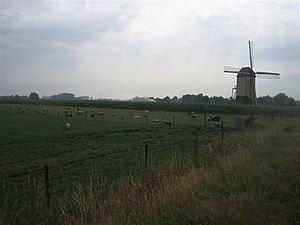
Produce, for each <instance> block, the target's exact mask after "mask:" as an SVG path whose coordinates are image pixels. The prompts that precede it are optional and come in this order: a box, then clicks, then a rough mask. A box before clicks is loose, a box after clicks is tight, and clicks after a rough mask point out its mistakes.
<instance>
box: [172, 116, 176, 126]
mask: <svg viewBox="0 0 300 225" xmlns="http://www.w3.org/2000/svg"><path fill="white" fill-rule="evenodd" d="M172 119H173V126H174V125H175V117H174V115H173V118H172Z"/></svg>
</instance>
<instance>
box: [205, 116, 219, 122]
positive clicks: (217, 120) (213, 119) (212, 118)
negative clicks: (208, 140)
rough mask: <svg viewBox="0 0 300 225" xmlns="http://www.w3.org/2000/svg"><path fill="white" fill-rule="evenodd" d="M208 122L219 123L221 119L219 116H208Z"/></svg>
mask: <svg viewBox="0 0 300 225" xmlns="http://www.w3.org/2000/svg"><path fill="white" fill-rule="evenodd" d="M207 121H208V122H221V117H220V116H210V117H209V118H208V119H207Z"/></svg>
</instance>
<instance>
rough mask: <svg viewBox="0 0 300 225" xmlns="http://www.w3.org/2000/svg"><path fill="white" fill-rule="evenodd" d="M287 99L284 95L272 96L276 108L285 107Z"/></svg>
mask: <svg viewBox="0 0 300 225" xmlns="http://www.w3.org/2000/svg"><path fill="white" fill-rule="evenodd" d="M288 99H289V97H288V96H287V95H286V94H284V93H279V94H277V95H275V96H274V104H275V105H276V106H286V105H287V101H288Z"/></svg>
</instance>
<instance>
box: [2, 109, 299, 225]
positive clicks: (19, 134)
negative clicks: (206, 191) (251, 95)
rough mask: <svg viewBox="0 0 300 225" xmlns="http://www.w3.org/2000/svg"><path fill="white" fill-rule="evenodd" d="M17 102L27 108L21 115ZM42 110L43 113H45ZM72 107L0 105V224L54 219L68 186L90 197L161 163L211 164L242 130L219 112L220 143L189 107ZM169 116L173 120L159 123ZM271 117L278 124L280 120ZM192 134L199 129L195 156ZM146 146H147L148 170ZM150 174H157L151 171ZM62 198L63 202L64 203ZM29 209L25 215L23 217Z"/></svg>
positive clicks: (70, 192)
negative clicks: (236, 129) (171, 109)
mask: <svg viewBox="0 0 300 225" xmlns="http://www.w3.org/2000/svg"><path fill="white" fill-rule="evenodd" d="M19 107H22V109H24V108H28V109H29V110H28V111H26V112H23V113H21V112H18V108H19ZM43 108H44V109H45V111H46V112H47V114H45V115H43V114H42V111H43V110H42V109H43ZM75 108H76V107H71V110H72V111H73V112H74V116H73V117H66V116H65V115H64V111H65V109H66V107H64V106H42V105H22V106H21V105H15V108H13V109H12V106H11V105H8V104H0V124H1V126H0V154H1V159H0V169H1V170H0V181H1V184H0V191H1V199H0V200H1V214H0V216H2V217H3V218H4V219H3V220H2V221H1V222H0V224H1V223H4V224H5V223H11V224H20V223H22V224H34V222H36V221H37V219H36V218H34V217H35V216H36V215H37V214H38V215H39V216H41V217H45V218H46V219H45V220H44V221H43V222H41V224H42V223H43V224H58V223H61V217H60V216H55V215H58V214H60V213H61V210H62V209H61V208H60V209H59V207H63V208H64V207H67V209H71V208H73V207H75V208H76V206H75V205H76V204H75V205H72V204H71V203H70V204H71V205H69V204H68V203H67V202H69V201H70V202H72V201H73V200H74V189H75V190H77V191H78V190H79V193H80V190H82V191H83V192H84V190H85V188H84V187H88V188H92V187H91V185H92V184H93V185H95V187H93V188H95V189H93V188H92V189H89V190H90V191H91V190H98V191H97V193H98V194H99V195H100V197H99V196H98V194H97V197H96V196H94V194H95V193H94V192H93V197H95V198H98V200H99V199H102V198H105V196H106V197H107V195H110V194H112V193H115V191H116V192H117V193H118V190H119V188H120V182H121V183H122V182H123V180H125V181H126V182H127V181H128V177H129V180H131V179H132V180H136V179H137V180H138V179H144V178H143V177H144V176H145V175H146V174H151V173H152V172H153V171H154V172H153V173H154V174H155V173H156V172H155V171H160V170H164V171H168V169H165V168H169V167H170V165H173V166H172V168H173V167H174V163H175V164H176V166H175V167H174V168H173V169H172V173H173V174H175V175H176V174H177V173H178V174H180V173H183V172H184V171H189V169H190V168H191V167H198V166H200V167H203V166H204V167H205V168H206V167H210V166H213V165H214V163H215V162H216V159H215V158H216V157H217V156H218V155H219V153H220V151H219V150H220V148H221V150H222V149H223V148H224V149H225V148H228V149H230V148H231V147H230V146H231V145H234V144H237V145H239V146H240V147H241V146H242V145H243V141H239V139H238V138H237V137H238V136H240V135H242V134H243V133H237V134H236V133H234V132H233V126H234V124H233V121H234V115H220V116H221V118H222V119H223V120H225V121H226V122H225V129H224V130H225V134H224V136H225V142H224V146H222V145H221V141H220V140H221V131H220V130H219V129H216V128H215V127H214V125H213V124H210V123H207V126H206V127H205V126H204V125H205V124H204V114H200V113H196V114H194V115H195V118H192V117H191V116H189V115H188V112H167V111H151V112H149V114H148V120H147V119H146V117H144V113H145V110H146V109H145V110H129V109H99V108H80V110H82V111H86V110H87V111H88V112H87V113H86V114H83V115H76V110H75ZM12 111H13V113H12ZM91 111H93V112H96V111H103V112H105V113H106V116H104V117H103V118H102V116H99V115H96V116H95V117H94V118H91V116H90V115H91ZM37 112H39V113H37ZM113 114H115V115H116V116H112V115H113ZM209 115H210V114H207V115H206V116H209ZM135 116H140V118H138V119H136V118H134V117H135ZM173 118H174V122H175V124H174V126H168V125H166V124H164V123H163V122H162V121H163V120H169V121H172V120H173ZM153 119H159V122H152V120H153ZM277 119H278V118H277ZM265 121H267V123H268V124H269V125H268V126H273V125H272V124H271V123H270V122H271V119H270V117H268V118H265ZM295 121H297V120H295ZM66 122H69V123H70V124H71V128H70V130H66V129H65V128H64V124H65V123H66ZM264 123H265V122H264ZM264 123H258V124H257V125H256V128H255V129H257V131H258V132H261V130H264V129H266V125H265V124H264ZM275 123H276V124H278V125H279V123H280V124H281V123H282V120H280V121H279V120H277V122H276V121H275ZM267 130H268V129H267ZM196 134H198V135H199V137H198V151H197V157H195V156H196V153H195V142H196ZM236 135H238V136H236ZM258 139H259V138H258ZM145 145H148V146H149V164H148V168H147V169H146V166H145V153H144V148H145ZM216 149H218V150H217V151H216ZM224 149H223V150H224ZM225 152H227V150H226V151H225ZM222 154H223V153H222ZM222 154H221V155H222ZM45 165H47V166H48V167H49V183H50V189H49V194H50V208H51V210H50V212H51V216H49V215H48V214H47V213H46V212H44V211H48V210H49V209H47V206H46V203H47V200H46V198H45V185H44V166H45ZM159 173H160V172H159ZM149 176H150V177H151V175H149ZM152 176H154V177H159V175H157V174H156V175H152ZM130 177H131V178H130ZM151 179H152V178H151ZM153 182H154V183H155V182H156V181H153ZM93 185H92V186H93ZM126 185H128V184H126ZM126 185H125V186H126ZM75 196H77V195H76V192H75ZM77 197H78V196H77ZM62 199H64V200H62ZM61 201H64V202H65V204H63V206H61V204H62V203H61ZM78 201H79V200H78ZM67 205H69V206H67ZM87 207H90V206H87ZM43 210H44V211H43ZM41 211H42V212H41ZM28 212H29V214H31V215H27V213H28ZM25 215H27V217H26V216H25ZM34 215H35V216H34ZM47 215H48V216H47ZM23 217H24V218H23ZM38 218H39V217H38ZM47 218H48V219H47ZM40 219H41V218H40ZM139 219H141V218H139ZM48 220H51V221H48ZM20 221H22V222H20ZM58 221H60V222H58ZM125 221H126V220H125ZM64 222H65V224H98V223H92V222H80V223H75V222H74V221H73V222H66V221H64ZM123 223H125V222H124V221H123V222H120V223H119V222H116V224H123ZM126 223H127V222H126ZM99 224H105V223H102V222H101V223H100V222H99ZM127 224H131V223H127ZM136 224H138V223H136ZM161 224H165V223H161ZM170 224H172V223H170ZM180 224H194V223H180ZM195 224H196V223H195ZM199 224H200V223H199Z"/></svg>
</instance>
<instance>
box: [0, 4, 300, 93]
mask: <svg viewBox="0 0 300 225" xmlns="http://www.w3.org/2000/svg"><path fill="white" fill-rule="evenodd" d="M34 3H35V4H32V1H31V2H26V1H23V2H21V1H3V2H2V3H1V24H0V27H1V53H0V57H1V93H0V94H1V95H3V94H13V93H16V92H22V93H21V94H27V93H28V92H30V91H31V88H32V87H31V86H30V84H32V82H30V81H32V80H34V82H33V83H35V86H36V87H37V88H38V89H36V90H40V91H41V92H46V93H54V94H55V91H57V90H58V88H56V87H60V89H64V87H65V88H66V89H68V90H72V91H74V93H75V94H78V95H81V94H85V95H92V96H94V97H99V95H100V94H101V95H104V96H107V97H115V98H123V96H130V95H146V96H148V95H151V96H165V95H178V96H180V94H184V93H200V92H202V93H204V94H208V95H224V96H225V97H228V96H229V95H230V94H231V87H232V86H233V85H234V84H235V82H236V81H235V76H234V75H232V76H229V75H225V74H224V73H223V66H225V65H229V66H230V65H232V66H236V67H241V66H247V65H248V64H249V56H248V46H247V40H248V39H251V40H253V41H254V60H255V68H257V69H262V70H269V71H279V72H281V73H282V76H284V77H287V78H288V79H290V80H293V81H294V82H293V83H294V84H295V82H296V84H297V82H298V84H299V80H297V75H298V76H299V51H300V50H299V48H300V47H299V2H298V1H192V0H187V1H172V2H170V1H59V0H55V1H34ZM65 74H68V76H65ZM289 74H293V75H289ZM59 76H63V77H60V78H59ZM53 77H55V78H56V79H52V78H53ZM45 81H47V82H45ZM7 84H9V85H7ZM63 84H64V85H65V86H64V85H63ZM262 84H263V86H261V87H262V88H263V90H264V91H265V92H266V93H269V94H270V95H272V94H276V93H275V92H274V91H275V89H274V88H273V87H274V84H273V83H262ZM281 84H282V83H281ZM162 87H163V88H162ZM278 89H279V90H281V91H280V92H288V91H289V92H291V93H293V96H294V97H295V98H299V93H296V91H290V90H291V89H296V88H295V85H294V86H289V84H288V82H287V83H285V86H281V87H279V86H278V88H277V89H276V91H277V90H278ZM62 91H63V90H62Z"/></svg>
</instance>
